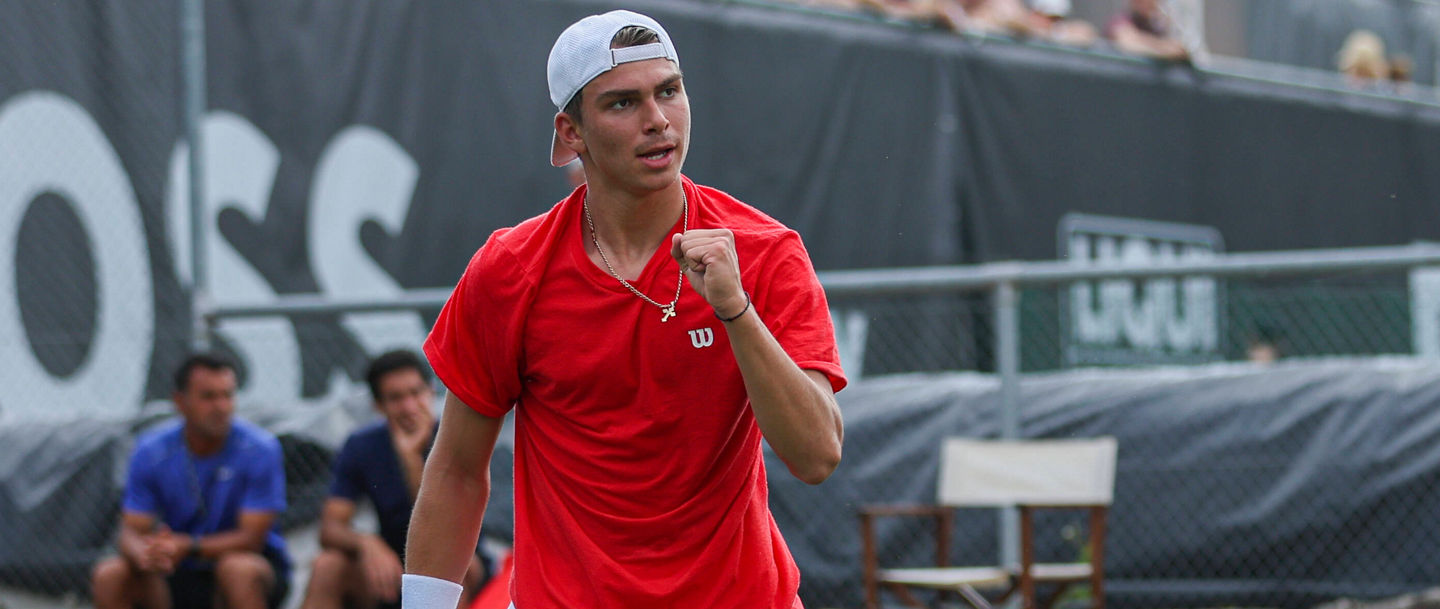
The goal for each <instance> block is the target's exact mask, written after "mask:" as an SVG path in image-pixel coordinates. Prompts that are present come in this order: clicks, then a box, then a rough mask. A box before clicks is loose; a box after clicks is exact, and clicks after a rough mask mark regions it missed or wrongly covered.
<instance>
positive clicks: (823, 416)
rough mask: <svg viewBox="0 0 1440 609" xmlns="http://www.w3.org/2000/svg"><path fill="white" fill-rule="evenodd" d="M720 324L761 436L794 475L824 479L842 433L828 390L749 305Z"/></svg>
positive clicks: (834, 459)
mask: <svg viewBox="0 0 1440 609" xmlns="http://www.w3.org/2000/svg"><path fill="white" fill-rule="evenodd" d="M725 330H726V332H727V334H728V335H729V338H730V346H731V348H732V349H733V350H734V353H735V361H736V362H737V363H739V365H740V374H741V376H743V377H744V379H745V391H746V393H747V394H749V397H750V406H751V409H752V410H753V411H754V413H755V422H756V424H757V425H759V426H760V431H761V433H763V434H764V435H765V440H766V441H767V442H769V443H770V447H771V448H772V449H774V450H775V454H776V455H779V456H780V459H781V460H783V461H785V464H786V465H787V466H788V467H789V468H790V473H791V474H793V475H794V476H795V477H796V478H799V479H800V480H803V481H804V482H806V483H808V484H819V483H821V482H824V481H825V479H826V478H828V477H829V476H830V474H831V472H833V471H835V468H836V467H837V466H838V465H839V464H840V452H841V448H840V447H841V442H842V439H843V437H844V425H843V423H842V422H841V420H840V408H839V406H837V405H836V403H835V397H834V395H833V394H831V393H830V392H828V391H826V390H825V389H822V388H821V386H820V385H819V384H817V383H816V381H815V379H812V378H811V377H810V376H809V375H808V374H807V373H806V372H805V371H804V370H801V369H800V367H799V366H797V365H796V364H795V362H794V361H793V360H791V359H790V356H789V355H788V354H786V353H785V350H784V349H783V348H781V346H780V343H779V342H777V341H776V340H775V337H774V336H772V335H771V334H770V330H769V329H768V328H766V327H765V324H764V323H763V321H762V320H761V319H760V316H759V314H758V313H757V312H756V311H755V310H754V309H753V307H752V308H751V310H749V311H747V312H745V313H744V314H743V315H741V316H740V317H739V318H737V319H736V320H735V321H732V322H728V323H726V324H725Z"/></svg>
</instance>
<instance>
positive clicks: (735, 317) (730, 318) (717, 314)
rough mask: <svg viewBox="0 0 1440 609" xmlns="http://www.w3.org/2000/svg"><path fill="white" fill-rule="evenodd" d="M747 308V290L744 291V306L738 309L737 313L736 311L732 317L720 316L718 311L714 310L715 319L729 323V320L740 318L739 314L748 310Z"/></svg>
mask: <svg viewBox="0 0 1440 609" xmlns="http://www.w3.org/2000/svg"><path fill="white" fill-rule="evenodd" d="M749 310H750V293H749V292H746V293H745V308H743V309H740V312H739V313H736V314H735V316H734V317H721V316H720V313H719V312H718V311H717V312H715V319H718V320H720V321H723V322H725V323H727V324H728V323H730V322H732V321H735V320H737V319H740V316H741V315H744V314H745V312H746V311H749Z"/></svg>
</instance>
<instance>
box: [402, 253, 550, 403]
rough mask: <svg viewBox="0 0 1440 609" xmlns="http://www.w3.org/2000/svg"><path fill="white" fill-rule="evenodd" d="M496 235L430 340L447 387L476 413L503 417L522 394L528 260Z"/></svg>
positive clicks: (429, 352) (429, 350)
mask: <svg viewBox="0 0 1440 609" xmlns="http://www.w3.org/2000/svg"><path fill="white" fill-rule="evenodd" d="M503 234H504V233H503V231H497V232H496V233H495V234H494V235H491V237H490V240H489V241H487V242H486V243H485V246H484V247H481V248H480V250H479V251H478V252H476V253H475V256H474V257H472V258H471V259H470V264H469V265H468V266H467V267H466V268H465V274H464V276H462V277H461V278H460V282H459V283H458V284H457V285H456V286H455V290H454V291H453V292H451V294H450V298H449V300H447V301H446V302H445V307H444V308H443V309H441V310H440V316H439V317H438V318H436V320H435V327H434V328H432V329H431V330H430V336H429V337H428V338H426V340H425V357H426V358H427V359H429V360H430V367H431V368H432V369H434V370H435V376H437V377H439V378H440V381H441V382H442V383H444V384H445V388H446V389H448V390H449V391H451V392H452V393H454V394H455V396H456V397H458V398H460V401H462V402H464V403H465V404H466V405H467V406H469V407H470V408H472V409H474V410H475V411H476V412H479V413H480V414H483V415H485V416H490V417H502V416H505V413H507V412H509V411H510V409H511V408H512V407H514V405H515V401H516V400H517V399H519V397H520V388H521V383H520V374H521V373H520V370H521V362H520V359H521V347H522V345H521V336H522V332H523V328H524V325H525V316H524V309H525V307H524V306H523V303H524V302H525V297H526V294H527V293H528V292H529V286H530V282H529V281H528V280H527V278H526V277H525V273H524V272H523V270H522V269H523V264H522V262H521V261H519V260H517V259H516V258H515V256H514V254H512V253H511V252H509V251H508V250H506V249H505V248H504V246H503V245H502V244H500V243H499V237H500V236H501V235H503Z"/></svg>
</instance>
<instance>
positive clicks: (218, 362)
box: [175, 352, 235, 393]
mask: <svg viewBox="0 0 1440 609" xmlns="http://www.w3.org/2000/svg"><path fill="white" fill-rule="evenodd" d="M196 368H204V369H206V370H216V371H219V370H229V371H231V372H235V362H234V360H231V359H230V358H228V357H226V356H224V355H221V354H219V353H213V352H206V353H193V354H191V355H190V356H189V357H186V358H185V361H183V362H180V367H179V368H177V369H176V370H175V391H178V392H180V393H184V392H185V390H186V389H189V388H190V374H191V373H192V372H194V370H195V369H196Z"/></svg>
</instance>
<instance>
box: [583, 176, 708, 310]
mask: <svg viewBox="0 0 1440 609" xmlns="http://www.w3.org/2000/svg"><path fill="white" fill-rule="evenodd" d="M580 205H581V207H583V208H584V209H585V223H586V224H589V225H590V243H593V244H594V245H595V251H596V253H599V254H600V261H601V262H604V263H605V270H608V271H610V276H611V277H614V278H616V279H619V280H620V285H623V286H625V287H626V288H627V289H629V290H630V293H632V294H634V295H636V296H639V297H640V298H641V299H642V300H644V301H645V302H648V303H650V304H652V305H655V306H657V307H660V313H661V315H660V321H661V322H662V323H663V322H667V321H670V318H671V317H674V316H675V305H676V304H678V303H679V302H680V287H681V286H683V285H685V269H684V268H681V269H680V272H679V276H678V277H676V278H675V298H674V299H672V300H671V301H670V304H660V303H658V302H655V301H654V300H652V299H651V298H650V297H649V296H646V295H645V294H644V293H643V292H641V291H640V290H637V289H635V286H633V285H630V282H628V281H625V278H624V277H621V276H620V273H616V272H615V267H613V266H610V259H609V258H606V257H605V250H603V249H600V238H599V237H596V236H595V235H596V233H595V219H594V218H592V217H591V216H590V193H585V201H584V202H582V203H581V204H580ZM680 214H681V215H680V218H681V220H680V230H682V231H683V230H685V229H686V228H689V226H690V201H689V199H687V198H686V197H685V190H684V189H681V190H680Z"/></svg>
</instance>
